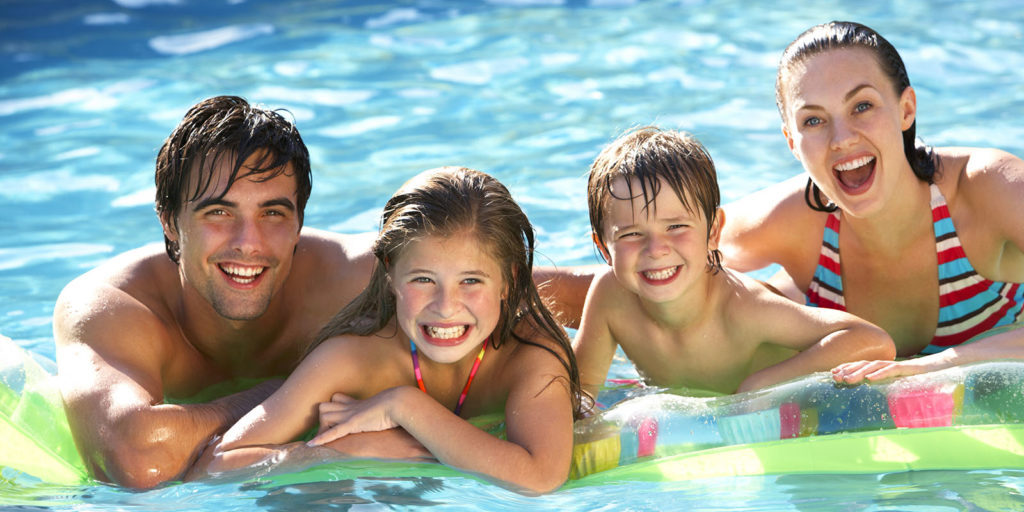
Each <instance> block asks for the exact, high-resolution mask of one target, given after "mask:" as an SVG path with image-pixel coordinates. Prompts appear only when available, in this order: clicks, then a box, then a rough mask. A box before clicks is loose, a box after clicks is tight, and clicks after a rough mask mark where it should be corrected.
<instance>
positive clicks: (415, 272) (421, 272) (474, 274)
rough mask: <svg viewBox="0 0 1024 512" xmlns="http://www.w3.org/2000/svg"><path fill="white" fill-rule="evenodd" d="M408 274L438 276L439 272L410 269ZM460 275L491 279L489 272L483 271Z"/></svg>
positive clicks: (467, 272)
mask: <svg viewBox="0 0 1024 512" xmlns="http://www.w3.org/2000/svg"><path fill="white" fill-rule="evenodd" d="M406 274H430V275H436V274H437V272H434V271H433V270H430V269H428V268H411V269H409V270H408V271H407V272H406ZM459 275H460V276H481V277H488V278H489V277H491V275H490V274H488V273H487V272H484V271H483V270H467V271H465V272H460V273H459Z"/></svg>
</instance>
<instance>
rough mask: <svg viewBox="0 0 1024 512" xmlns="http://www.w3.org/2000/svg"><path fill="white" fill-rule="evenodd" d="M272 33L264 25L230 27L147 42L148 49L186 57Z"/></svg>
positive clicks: (162, 37)
mask: <svg viewBox="0 0 1024 512" xmlns="http://www.w3.org/2000/svg"><path fill="white" fill-rule="evenodd" d="M273 33H274V26H273V25H269V24H265V23H257V24H252V25H231V26H227V27H221V28H215V29H213V30H204V31H202V32H192V33H190V34H178V35H173V36H156V37H154V38H152V39H150V40H149V47H150V48H152V49H153V50H154V51H156V52H157V53H162V54H165V55H188V54H190V53H198V52H202V51H206V50H212V49H214V48H219V47H221V46H224V45H228V44H231V43H237V42H239V41H244V40H246V39H252V38H254V37H258V36H263V35H269V34H273Z"/></svg>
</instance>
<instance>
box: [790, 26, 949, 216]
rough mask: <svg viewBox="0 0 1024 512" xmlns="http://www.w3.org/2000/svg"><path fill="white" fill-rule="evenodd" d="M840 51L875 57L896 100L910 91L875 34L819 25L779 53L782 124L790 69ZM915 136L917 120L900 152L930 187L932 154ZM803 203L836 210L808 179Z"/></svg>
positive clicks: (893, 54) (894, 55)
mask: <svg viewBox="0 0 1024 512" xmlns="http://www.w3.org/2000/svg"><path fill="white" fill-rule="evenodd" d="M843 48H864V49H866V50H868V51H870V52H871V53H872V54H873V55H874V56H875V60H876V61H877V62H878V66H879V67H880V68H881V69H882V72H883V73H885V75H886V76H888V77H889V79H890V80H891V81H892V84H893V89H894V91H895V93H896V96H897V97H898V96H900V95H901V94H903V91H904V90H905V89H906V88H907V87H910V78H909V76H908V75H907V68H906V66H904V64H903V59H902V58H900V54H899V52H897V51H896V48H895V47H894V46H893V45H892V44H891V43H889V41H887V40H886V39H885V38H884V37H882V36H881V35H880V34H879V33H878V32H875V31H874V30H872V29H871V28H870V27H867V26H865V25H861V24H860V23H855V22H852V21H832V22H829V23H823V24H821V25H816V26H814V27H811V28H809V29H807V30H806V31H804V33H802V34H800V35H799V36H798V37H797V38H796V40H794V41H793V42H792V43H790V44H789V46H787V47H786V50H785V51H784V52H782V59H781V60H780V61H779V72H778V75H777V77H776V80H775V102H776V105H777V106H778V108H779V114H780V115H781V116H782V119H783V121H785V120H786V109H785V106H786V105H785V103H786V95H785V91H784V89H785V86H786V77H787V74H788V73H789V71H790V70H791V69H792V68H793V66H795V65H796V64H799V63H801V62H803V61H805V60H807V59H808V58H810V57H813V56H815V55H818V54H821V53H825V52H827V51H830V50H838V49H843ZM916 132H917V120H916V119H915V121H914V123H912V124H911V125H910V128H908V129H906V130H905V131H904V132H903V152H904V154H905V155H906V157H907V161H908V162H909V163H910V168H911V169H913V170H914V175H916V176H917V178H918V179H920V180H922V181H924V182H927V183H932V182H934V180H935V171H936V167H935V155H934V150H933V148H932V147H931V146H927V145H925V144H924V142H922V141H921V140H920V139H918V138H917V134H916ZM804 200H805V201H806V202H807V205H808V206H810V207H811V208H812V209H814V210H817V211H825V212H831V211H835V210H836V208H837V207H836V205H835V204H833V203H831V202H828V203H826V202H825V201H824V199H823V198H822V196H821V190H819V189H818V186H817V185H815V184H814V182H813V181H811V179H810V178H808V179H807V187H806V189H805V190H804Z"/></svg>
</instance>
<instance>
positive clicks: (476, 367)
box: [207, 167, 581, 492]
mask: <svg viewBox="0 0 1024 512" xmlns="http://www.w3.org/2000/svg"><path fill="white" fill-rule="evenodd" d="M533 247H534V238H533V228H532V226H531V225H530V223H529V221H528V220H527V218H526V215H525V214H524V213H523V212H522V210H521V209H520V208H519V206H518V205H517V204H516V203H515V201H513V199H512V197H511V195H510V194H509V192H508V190H507V189H506V188H505V187H504V186H503V185H501V184H500V183H499V182H498V181H497V180H495V179H494V178H492V177H490V176H488V175H486V174H484V173H481V172H478V171H474V170H470V169H465V168H451V167H446V168H441V169H435V170H431V171H427V172H425V173H423V174H421V175H419V176H417V177H416V178H414V179H413V180H411V181H410V182H408V183H406V184H405V185H404V186H403V187H402V188H401V189H399V191H398V192H397V193H396V194H395V195H394V196H393V197H392V198H391V199H390V200H389V201H388V203H387V205H386V206H385V207H384V213H383V215H382V226H381V231H380V234H379V235H378V237H377V240H376V241H375V243H374V246H373V252H374V254H375V255H376V258H377V261H376V264H375V267H374V269H373V273H372V275H371V278H370V284H369V285H368V286H367V288H366V289H365V290H364V291H363V292H362V294H360V295H359V296H358V297H357V298H356V299H355V300H354V301H353V302H352V303H350V304H349V305H348V306H346V307H345V308H344V309H342V310H341V311H340V312H339V313H338V314H337V315H336V316H335V317H334V318H333V319H332V320H331V321H330V322H329V323H328V325H327V326H326V327H325V328H324V330H323V331H322V333H321V334H320V336H319V337H318V339H317V340H316V341H315V342H314V343H313V345H312V347H311V348H310V352H309V354H308V356H307V357H306V358H305V359H304V360H303V362H302V363H301V364H300V365H299V367H298V368H297V369H296V370H295V372H294V373H293V374H292V375H291V376H290V377H289V378H288V380H287V381H286V382H285V383H284V384H283V385H282V386H281V388H280V389H279V390H278V391H277V392H275V393H274V394H273V395H272V396H270V398H268V399H267V400H266V401H264V402H263V404H261V405H260V406H259V407H256V408H255V409H253V410H252V411H251V412H249V413H248V414H247V415H246V416H244V417H243V418H242V419H241V420H239V422H238V423H237V424H235V425H234V426H233V427H231V429H230V430H228V432H227V433H226V434H225V435H224V438H223V439H222V440H221V441H220V443H219V444H218V445H216V446H215V447H214V448H213V449H212V461H211V463H210V465H209V467H208V468H207V470H208V471H210V472H215V471H223V470H226V469H230V468H236V467H240V466H244V465H250V464H252V463H254V462H258V461H260V460H265V459H267V457H268V456H280V455H281V454H282V452H284V451H289V450H302V449H303V448H304V447H303V446H301V445H298V444H292V445H288V446H280V445H281V443H287V442H289V441H292V440H294V439H296V438H298V437H300V436H301V435H302V434H303V433H304V432H307V431H308V430H309V429H310V428H311V427H313V426H315V425H317V422H318V420H319V424H320V425H319V431H318V434H317V436H316V437H315V438H313V439H312V440H311V441H310V442H309V445H310V446H318V445H329V446H332V447H336V448H337V447H339V446H340V445H338V444H336V443H340V442H343V441H344V440H345V439H346V438H345V436H348V435H349V434H355V433H360V432H377V431H391V430H390V429H395V428H396V427H401V429H402V430H394V431H391V432H393V433H394V432H403V431H404V432H405V433H408V435H409V436H411V437H412V438H414V439H415V440H416V441H417V442H418V443H420V444H422V447H423V448H425V449H426V451H428V452H429V453H430V454H431V455H432V456H433V457H435V458H436V459H437V460H439V461H440V462H442V463H444V464H447V465H449V466H453V467H456V468H459V469H461V470H465V471H468V472H473V473H478V474H480V475H484V476H487V477H491V478H494V479H497V480H500V481H503V482H507V483H509V484H512V485H514V486H518V487H520V488H523V489H526V490H529V491H534V492H546V491H550V490H553V489H555V488H557V487H558V486H560V485H561V484H562V483H563V482H564V481H565V479H566V477H567V475H568V472H569V463H570V458H571V455H572V440H573V430H572V428H573V421H574V419H575V418H576V417H578V416H579V415H580V413H581V404H580V396H581V395H580V384H579V375H578V372H577V369H576V360H575V359H574V356H573V353H572V349H571V347H570V344H569V339H568V337H567V336H566V334H565V331H564V330H562V328H561V327H560V326H559V325H558V323H557V322H556V321H555V320H554V319H553V318H552V316H551V313H550V312H549V311H548V309H547V308H546V307H545V305H544V304H543V302H542V300H541V299H540V297H539V296H538V293H537V288H536V286H535V285H534V282H533V278H532V275H531V268H532V265H533ZM417 388H418V389H417ZM495 412H504V413H505V418H506V431H507V438H508V440H507V441H506V440H502V439H498V438H497V437H494V436H491V435H490V434H488V433H486V432H484V431H483V430H480V429H479V428H477V427H475V426H473V425H472V424H471V423H469V422H468V421H466V419H464V418H469V417H474V416H479V415H482V414H487V413H495ZM358 437H360V436H355V438H358ZM363 437H365V436H363ZM401 437H402V436H401V435H394V436H391V437H389V438H388V439H389V440H390V442H395V441H396V440H400V439H401ZM336 440H337V441H336ZM332 442H333V443H332ZM377 448H378V450H377V452H378V454H379V453H383V452H388V454H389V455H391V456H393V455H394V454H395V453H396V452H395V450H396V449H397V448H395V447H394V446H382V447H377ZM371 451H373V450H371ZM364 453H365V447H364ZM210 458H211V457H210V456H208V457H207V459H210Z"/></svg>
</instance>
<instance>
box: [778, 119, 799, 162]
mask: <svg viewBox="0 0 1024 512" xmlns="http://www.w3.org/2000/svg"><path fill="white" fill-rule="evenodd" d="M782 136H783V137H785V138H786V145H787V146H789V152H790V153H793V157H794V158H796V159H797V161H800V155H798V154H797V153H796V151H794V150H793V148H794V147H795V145H794V144H793V136H792V135H790V134H789V128H786V123H785V121H783V123H782Z"/></svg>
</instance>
